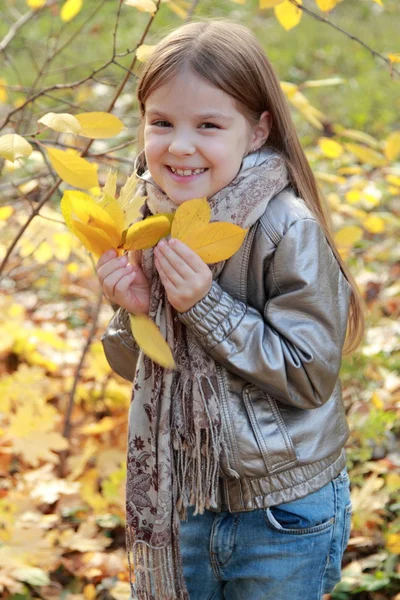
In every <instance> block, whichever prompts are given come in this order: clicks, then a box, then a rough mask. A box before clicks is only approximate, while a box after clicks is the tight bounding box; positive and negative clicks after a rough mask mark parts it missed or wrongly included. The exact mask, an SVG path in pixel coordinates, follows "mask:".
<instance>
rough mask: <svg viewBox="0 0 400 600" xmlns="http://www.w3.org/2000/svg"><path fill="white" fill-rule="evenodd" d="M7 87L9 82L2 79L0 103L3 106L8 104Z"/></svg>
mask: <svg viewBox="0 0 400 600" xmlns="http://www.w3.org/2000/svg"><path fill="white" fill-rule="evenodd" d="M6 85H7V81H6V80H5V79H3V77H0V102H1V103H3V104H4V103H5V102H7V98H8V96H7V90H6Z"/></svg>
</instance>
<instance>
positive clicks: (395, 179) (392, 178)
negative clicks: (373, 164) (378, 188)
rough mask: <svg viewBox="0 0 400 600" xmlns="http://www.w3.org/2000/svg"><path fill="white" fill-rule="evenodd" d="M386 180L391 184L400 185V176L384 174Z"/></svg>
mask: <svg viewBox="0 0 400 600" xmlns="http://www.w3.org/2000/svg"><path fill="white" fill-rule="evenodd" d="M386 180H387V181H388V182H389V183H390V184H392V185H397V186H398V187H400V176H398V175H391V174H389V175H386Z"/></svg>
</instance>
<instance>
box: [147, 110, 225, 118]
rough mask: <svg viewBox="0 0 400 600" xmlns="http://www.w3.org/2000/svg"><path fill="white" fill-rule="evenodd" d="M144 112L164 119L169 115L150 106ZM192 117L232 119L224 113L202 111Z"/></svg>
mask: <svg viewBox="0 0 400 600" xmlns="http://www.w3.org/2000/svg"><path fill="white" fill-rule="evenodd" d="M146 114H149V115H151V116H152V117H159V118H160V119H166V120H168V119H169V117H168V115H167V114H166V113H163V112H161V111H160V110H158V109H156V108H154V109H152V108H150V109H149V110H147V111H146ZM194 118H195V119H196V120H199V121H206V120H207V119H222V120H224V121H231V120H232V117H231V116H229V115H224V113H220V112H209V113H202V114H199V115H194Z"/></svg>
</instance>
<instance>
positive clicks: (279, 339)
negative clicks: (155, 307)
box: [180, 218, 351, 409]
mask: <svg viewBox="0 0 400 600" xmlns="http://www.w3.org/2000/svg"><path fill="white" fill-rule="evenodd" d="M261 284H262V285H264V286H265V293H266V297H267V298H268V300H267V302H266V304H265V307H264V311H263V314H261V313H260V312H259V311H257V310H256V309H254V308H252V307H250V306H248V305H246V304H244V303H243V302H241V301H240V300H236V299H234V298H232V296H230V295H229V294H227V293H226V292H224V291H223V290H222V289H221V287H220V286H219V285H218V283H216V282H213V285H212V288H211V290H210V292H209V293H208V294H207V295H206V296H205V297H204V298H203V299H202V300H201V301H200V302H198V303H197V304H195V306H194V307H192V308H191V309H190V310H189V311H187V312H185V313H182V314H181V315H180V319H181V320H182V321H183V323H185V324H186V326H187V327H188V328H190V330H191V331H192V332H193V333H194V334H195V335H196V337H197V338H198V340H199V341H200V343H201V345H202V346H203V347H204V348H205V350H206V351H207V352H208V353H209V354H210V355H211V356H212V357H213V358H214V359H215V360H216V361H217V362H219V363H220V364H222V365H223V366H224V367H226V369H228V370H230V371H232V372H233V373H236V374H238V375H239V376H241V377H242V378H243V379H245V380H247V381H249V382H251V383H253V384H255V385H256V386H258V387H259V388H261V389H262V390H264V391H265V392H267V393H268V394H269V395H271V396H273V397H274V398H276V399H277V400H279V401H281V402H283V403H285V404H289V405H292V406H295V407H297V408H302V409H312V408H317V407H319V406H321V405H323V404H324V403H325V402H326V401H327V400H328V399H329V398H330V396H331V394H332V391H333V388H334V386H335V384H336V382H337V379H338V375H339V370H340V364H341V357H342V347H343V343H344V338H345V333H346V328H347V317H348V304H349V297H350V291H351V289H350V286H349V284H348V283H347V280H346V279H345V277H344V276H343V274H342V272H341V270H340V268H339V265H338V263H337V261H336V259H335V257H334V255H333V253H332V251H331V249H330V247H329V245H328V243H327V241H326V239H325V235H324V233H323V231H322V230H321V228H320V226H319V224H318V223H317V222H316V221H315V220H314V219H308V218H307V219H301V220H298V221H296V222H295V223H294V224H292V225H291V226H290V227H289V229H288V230H287V232H286V233H285V234H284V236H283V237H282V239H281V241H280V242H279V244H278V246H277V248H276V250H275V252H274V255H273V258H272V260H271V263H270V266H269V268H268V270H267V272H266V275H265V277H264V282H262V283H261Z"/></svg>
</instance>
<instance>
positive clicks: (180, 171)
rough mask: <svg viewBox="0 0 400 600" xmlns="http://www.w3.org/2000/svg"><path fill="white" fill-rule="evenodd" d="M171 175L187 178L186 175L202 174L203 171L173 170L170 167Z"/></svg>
mask: <svg viewBox="0 0 400 600" xmlns="http://www.w3.org/2000/svg"><path fill="white" fill-rule="evenodd" d="M170 169H171V171H172V172H173V173H177V174H178V175H182V176H188V175H198V174H199V173H203V172H204V171H205V169H174V168H173V167H170Z"/></svg>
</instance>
